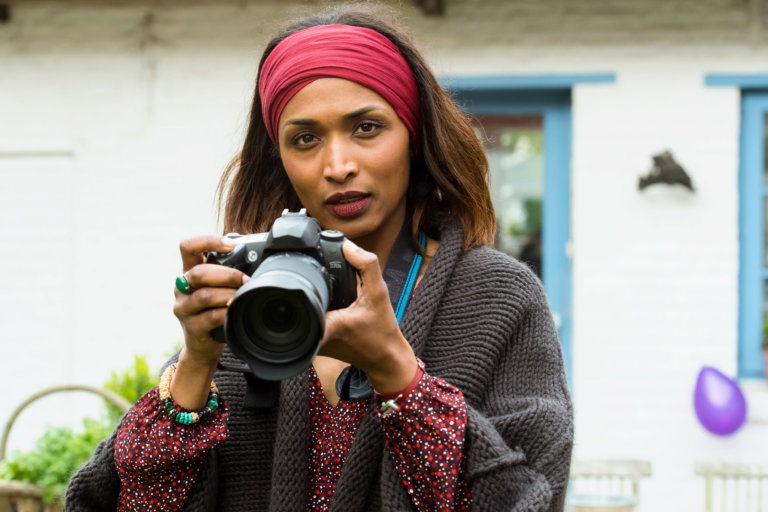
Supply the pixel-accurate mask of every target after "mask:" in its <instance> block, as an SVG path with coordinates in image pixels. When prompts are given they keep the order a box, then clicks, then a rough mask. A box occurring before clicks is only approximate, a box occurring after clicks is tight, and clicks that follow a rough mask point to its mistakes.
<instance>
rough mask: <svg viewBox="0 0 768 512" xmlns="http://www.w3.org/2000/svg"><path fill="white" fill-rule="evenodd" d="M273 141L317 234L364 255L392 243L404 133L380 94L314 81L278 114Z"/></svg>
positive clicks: (404, 160) (405, 165)
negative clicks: (329, 232)
mask: <svg viewBox="0 0 768 512" xmlns="http://www.w3.org/2000/svg"><path fill="white" fill-rule="evenodd" d="M278 141H279V146H280V157H281V159H282V161H283V166H284V167H285V171H286V173H287V174H288V179H290V181H291V184H292V185H293V188H294V190H296V194H297V195H298V196H299V200H300V201H301V203H302V205H303V206H304V207H305V208H306V209H307V211H308V212H309V214H310V215H311V216H312V217H315V218H316V219H317V220H318V222H320V225H321V226H323V228H325V229H337V230H339V231H342V232H343V233H344V234H345V235H346V236H347V238H350V239H351V240H353V241H354V242H355V243H357V244H358V245H360V246H361V247H363V248H366V249H368V250H372V251H375V250H376V249H377V248H379V247H380V246H381V244H382V243H390V244H391V243H392V242H393V241H394V239H395V237H396V236H397V234H398V233H399V231H400V228H401V227H402V225H403V222H404V221H405V196H406V191H407V189H408V179H409V171H410V153H409V132H408V129H407V128H406V126H405V124H403V122H402V121H401V120H400V118H399V117H398V116H397V114H396V113H395V111H394V110H393V109H392V107H391V106H390V105H389V103H387V102H386V101H385V100H384V99H383V98H382V97H381V96H379V95H378V94H377V93H375V92H373V91H372V90H370V89H368V88H366V87H363V86H362V85H359V84H357V83H356V82H350V81H348V80H343V79H340V78H321V79H318V80H315V81H314V82H312V83H310V84H309V85H307V86H306V87H304V88H303V89H301V90H300V91H299V92H298V93H297V94H296V95H295V96H294V97H293V98H292V99H291V100H290V101H289V102H288V104H287V105H286V106H285V108H284V109H283V112H282V114H281V115H280V121H279V123H278Z"/></svg>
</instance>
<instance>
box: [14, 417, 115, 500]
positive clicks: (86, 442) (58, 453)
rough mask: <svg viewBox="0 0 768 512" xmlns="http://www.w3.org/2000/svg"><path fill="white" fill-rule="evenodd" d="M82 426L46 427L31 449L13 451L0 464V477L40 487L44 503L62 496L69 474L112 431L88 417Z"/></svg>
mask: <svg viewBox="0 0 768 512" xmlns="http://www.w3.org/2000/svg"><path fill="white" fill-rule="evenodd" d="M83 427H84V430H83V432H75V431H74V430H72V429H71V428H67V427H51V426H48V427H46V429H45V432H44V433H43V435H42V436H40V438H39V439H38V440H37V442H36V443H35V449H34V450H31V451H27V452H21V451H17V452H14V453H13V454H12V455H11V456H10V457H8V458H7V459H5V460H4V461H3V462H2V464H0V478H2V479H8V480H17V481H20V482H26V483H30V484H35V485H37V486H40V487H42V488H43V491H44V494H43V500H44V502H45V503H46V504H49V503H51V502H52V501H54V500H55V499H57V498H59V497H61V496H63V495H64V491H65V490H66V488H67V484H68V483H69V479H70V477H71V475H72V474H73V473H74V472H75V471H77V470H78V469H79V468H80V466H82V465H83V463H84V462H85V461H86V460H88V459H89V458H90V456H91V453H93V450H94V448H95V447H96V445H97V444H98V443H99V441H101V440H102V439H104V438H105V437H107V436H108V435H109V434H110V433H111V432H112V429H113V428H114V427H112V426H109V425H106V424H104V423H103V422H101V421H97V420H94V419H92V418H84V419H83Z"/></svg>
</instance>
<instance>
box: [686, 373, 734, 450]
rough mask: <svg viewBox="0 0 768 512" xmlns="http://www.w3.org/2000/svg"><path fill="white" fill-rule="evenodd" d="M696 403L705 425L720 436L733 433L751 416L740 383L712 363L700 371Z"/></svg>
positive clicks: (694, 403)
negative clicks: (748, 415) (715, 367)
mask: <svg viewBox="0 0 768 512" xmlns="http://www.w3.org/2000/svg"><path fill="white" fill-rule="evenodd" d="M693 406H694V408H695V409H696V416H698V417H699V421H700V422H701V424H702V425H703V426H704V428H706V429H707V430H709V431H710V432H712V433H713V434H717V435H718V436H727V435H731V434H733V433H734V432H736V431H737V430H739V429H740V428H741V426H742V425H743V424H744V421H745V420H746V419H747V402H746V400H744V393H742V392H741V389H740V388H739V385H738V384H737V383H736V382H734V381H733V380H731V379H729V378H728V377H726V376H725V375H723V374H722V373H721V372H719V371H718V370H716V369H714V368H711V367H709V366H705V367H703V368H702V369H701V371H700V372H699V378H698V379H697V381H696V391H695V392H694V395H693Z"/></svg>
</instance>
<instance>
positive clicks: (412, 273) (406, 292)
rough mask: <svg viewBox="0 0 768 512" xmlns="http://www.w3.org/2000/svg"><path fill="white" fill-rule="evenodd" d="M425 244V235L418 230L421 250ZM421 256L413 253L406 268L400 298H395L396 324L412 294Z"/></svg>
mask: <svg viewBox="0 0 768 512" xmlns="http://www.w3.org/2000/svg"><path fill="white" fill-rule="evenodd" d="M426 246H427V236H426V235H425V234H424V232H423V231H419V247H421V250H422V252H423V251H424V249H425V248H426ZM421 260H422V256H421V254H419V253H417V252H416V253H414V256H413V261H411V268H410V270H408V276H407V277H406V278H405V285H403V291H402V292H401V293H400V298H399V299H397V307H395V318H397V325H400V322H401V321H402V320H403V314H404V313H405V308H406V306H408V300H409V299H410V298H411V295H413V287H414V286H415V285H416V277H417V276H418V275H419V268H421Z"/></svg>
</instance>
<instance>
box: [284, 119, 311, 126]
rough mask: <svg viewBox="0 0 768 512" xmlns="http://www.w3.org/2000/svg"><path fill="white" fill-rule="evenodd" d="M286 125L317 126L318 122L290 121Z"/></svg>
mask: <svg viewBox="0 0 768 512" xmlns="http://www.w3.org/2000/svg"><path fill="white" fill-rule="evenodd" d="M285 124H286V125H289V124H291V125H298V126H314V125H316V124H317V121H315V120H314V119H289V120H288V121H286V122H285Z"/></svg>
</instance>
